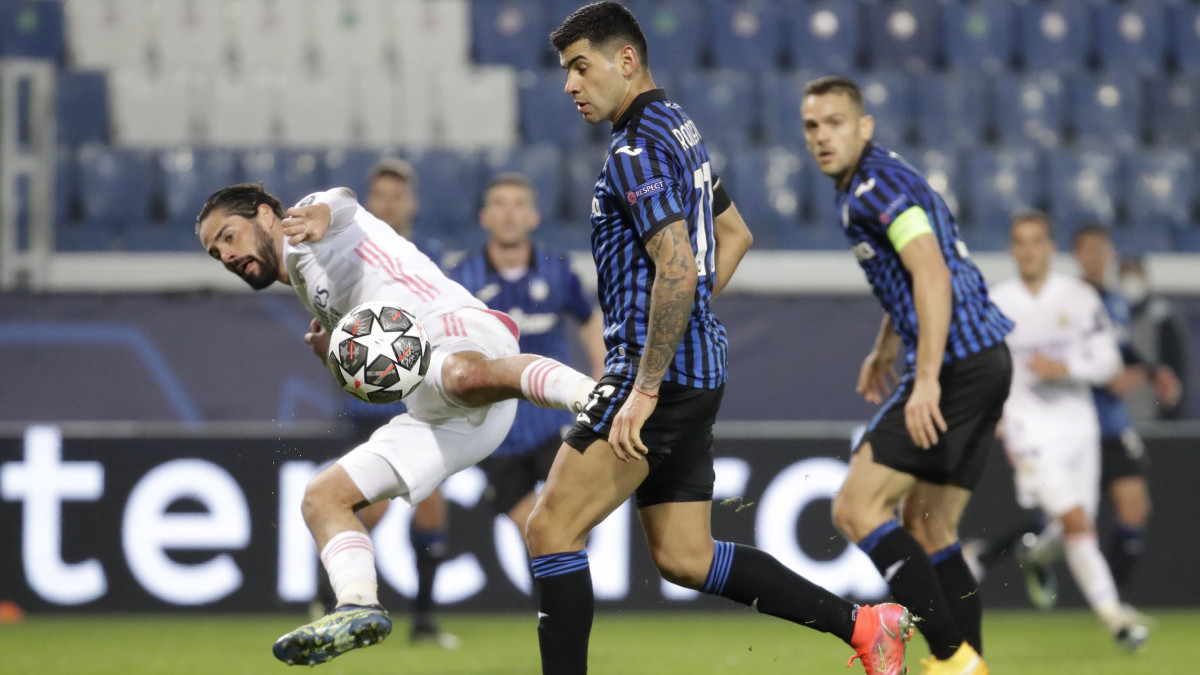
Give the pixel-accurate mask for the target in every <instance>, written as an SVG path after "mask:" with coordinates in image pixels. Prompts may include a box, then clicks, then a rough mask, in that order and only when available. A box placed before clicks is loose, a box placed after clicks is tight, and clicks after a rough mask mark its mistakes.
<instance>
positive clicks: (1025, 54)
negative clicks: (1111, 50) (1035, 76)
mask: <svg viewBox="0 0 1200 675" xmlns="http://www.w3.org/2000/svg"><path fill="white" fill-rule="evenodd" d="M1087 3H1088V0H1047V1H1046V2H1028V3H1023V4H1019V5H1017V55H1018V59H1019V60H1020V62H1021V64H1022V65H1023V66H1024V67H1025V69H1026V70H1029V71H1032V72H1043V71H1049V72H1057V73H1074V72H1079V71H1081V70H1083V69H1084V68H1085V66H1086V65H1087V61H1088V56H1089V55H1090V53H1091V44H1090V40H1089V34H1090V31H1089V26H1088V20H1089V12H1088V4H1087Z"/></svg>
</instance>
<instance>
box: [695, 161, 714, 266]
mask: <svg viewBox="0 0 1200 675" xmlns="http://www.w3.org/2000/svg"><path fill="white" fill-rule="evenodd" d="M692 178H693V180H694V182H695V184H696V189H697V190H699V191H700V208H699V209H698V210H697V212H696V275H697V276H701V277H703V276H706V275H708V268H707V263H708V225H707V219H706V218H705V213H706V212H707V211H708V210H709V209H711V208H712V199H713V195H712V167H711V166H710V165H709V163H708V162H705V163H704V164H701V165H700V168H699V169H696V170H695V171H694V172H692Z"/></svg>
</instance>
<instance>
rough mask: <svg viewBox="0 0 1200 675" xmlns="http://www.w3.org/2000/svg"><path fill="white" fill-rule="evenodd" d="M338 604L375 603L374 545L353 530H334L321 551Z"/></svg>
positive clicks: (364, 536) (376, 584) (376, 600)
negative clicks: (335, 532) (336, 532)
mask: <svg viewBox="0 0 1200 675" xmlns="http://www.w3.org/2000/svg"><path fill="white" fill-rule="evenodd" d="M321 563H322V564H324V565H325V571H326V572H327V573H328V574H329V584H330V585H331V586H333V592H334V595H336V596H337V604H338V606H339V607H340V606H342V605H378V604H379V597H378V595H377V594H378V582H377V581H376V577H375V547H374V546H372V545H371V538H370V537H368V536H367V535H365V534H363V533H362V532H358V531H356V530H347V531H346V532H339V533H338V534H335V535H334V536H333V538H332V539H330V540H329V543H328V544H325V549H324V550H322V551H321Z"/></svg>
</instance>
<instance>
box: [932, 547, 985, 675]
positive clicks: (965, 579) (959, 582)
mask: <svg viewBox="0 0 1200 675" xmlns="http://www.w3.org/2000/svg"><path fill="white" fill-rule="evenodd" d="M929 562H931V563H933V571H934V573H935V574H937V580H938V584H940V585H941V587H942V595H943V596H945V598H946V602H948V603H950V611H951V612H953V614H954V622H955V623H956V624H958V630H959V631H961V632H962V635H963V637H964V638H966V640H967V643H968V644H970V645H971V646H972V647H974V648H975V651H976V652H979V655H980V656H983V603H982V602H981V601H980V598H979V585H978V584H976V583H975V577H974V576H972V574H971V568H970V567H967V561H966V560H964V559H963V555H962V545H961V544H959V543H957V542H955V543H954V544H953V545H951V546H948V547H946V548H944V549H942V550H940V551H938V552H937V553H934V554H933V555H931V556H929Z"/></svg>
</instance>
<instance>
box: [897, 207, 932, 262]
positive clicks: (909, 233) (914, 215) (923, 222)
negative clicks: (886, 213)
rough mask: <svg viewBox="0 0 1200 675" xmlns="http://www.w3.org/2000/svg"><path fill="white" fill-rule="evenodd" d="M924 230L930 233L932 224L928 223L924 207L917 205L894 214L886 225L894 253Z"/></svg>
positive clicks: (923, 232)
mask: <svg viewBox="0 0 1200 675" xmlns="http://www.w3.org/2000/svg"><path fill="white" fill-rule="evenodd" d="M926 232H929V233H930V234H932V233H933V226H932V225H930V224H929V216H928V215H926V214H925V209H923V208H921V207H919V206H910V207H908V208H907V209H905V210H904V213H901V214H900V215H898V216H896V220H894V221H892V224H891V225H890V226H888V230H887V236H888V239H889V240H891V242H892V246H893V247H895V249H896V253H899V252H900V251H901V250H903V249H904V247H905V246H908V242H910V241H912V240H913V239H916V238H917V237H919V236H921V235H922V234H925V233H926Z"/></svg>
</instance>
